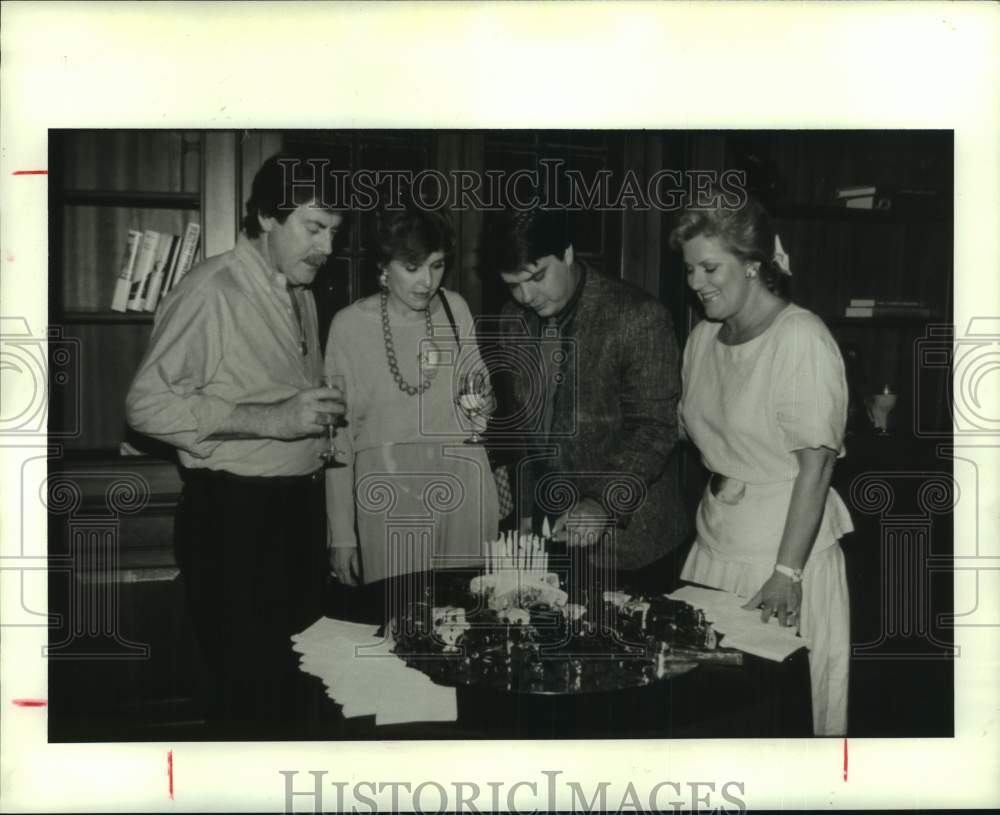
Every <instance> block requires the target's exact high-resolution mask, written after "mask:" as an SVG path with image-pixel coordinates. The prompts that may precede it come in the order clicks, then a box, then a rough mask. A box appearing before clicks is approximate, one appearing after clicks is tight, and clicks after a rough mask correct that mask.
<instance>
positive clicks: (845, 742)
mask: <svg viewBox="0 0 1000 815" xmlns="http://www.w3.org/2000/svg"><path fill="white" fill-rule="evenodd" d="M844 780H845V781H846V780H847V739H844Z"/></svg>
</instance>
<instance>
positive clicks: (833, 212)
mask: <svg viewBox="0 0 1000 815" xmlns="http://www.w3.org/2000/svg"><path fill="white" fill-rule="evenodd" d="M770 211H771V214H772V215H773V216H774V217H775V218H776V219H777V220H790V219H797V218H801V219H803V220H816V221H842V222H845V223H871V224H902V225H905V224H912V223H943V222H947V221H948V220H949V219H950V218H951V212H950V211H949V210H948V208H947V207H946V206H944V205H943V204H937V205H935V206H928V207H919V208H918V207H902V208H896V209H850V208H848V207H844V206H837V205H836V204H816V203H804V202H784V203H776V204H774V205H773V206H771V207H770Z"/></svg>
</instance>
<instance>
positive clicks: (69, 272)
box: [49, 130, 240, 461]
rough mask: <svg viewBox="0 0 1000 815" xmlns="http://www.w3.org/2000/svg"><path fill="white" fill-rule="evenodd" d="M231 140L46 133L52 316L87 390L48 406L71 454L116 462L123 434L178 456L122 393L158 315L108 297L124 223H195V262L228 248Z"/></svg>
mask: <svg viewBox="0 0 1000 815" xmlns="http://www.w3.org/2000/svg"><path fill="white" fill-rule="evenodd" d="M236 145H237V142H236V135H235V134H233V133H229V132H226V131H211V132H204V131H182V130H53V131H50V138H49V190H50V196H49V247H50V252H49V322H50V324H51V325H52V326H54V327H57V328H58V329H60V330H61V332H62V335H63V336H64V337H66V338H67V339H69V340H70V341H71V342H72V343H73V347H74V348H75V349H76V354H77V359H76V360H75V365H76V375H77V376H78V378H79V382H80V383H81V385H82V387H80V388H79V389H78V391H77V392H78V393H79V401H78V402H73V403H69V402H67V401H66V400H65V399H63V398H61V397H58V396H57V395H56V394H55V393H53V398H52V401H51V404H50V408H49V428H50V432H54V433H56V434H59V436H60V443H61V444H62V447H63V452H64V455H66V456H68V457H70V458H79V457H81V456H83V457H86V458H87V459H88V460H91V459H97V460H100V459H104V460H109V461H110V460H116V459H119V447H120V445H121V442H123V441H128V442H129V443H130V444H132V445H133V446H134V447H136V448H137V449H139V450H140V451H142V452H144V453H146V454H148V455H153V456H157V457H164V458H167V459H171V458H172V456H171V454H170V451H167V450H165V449H164V448H162V447H160V446H159V445H156V444H153V443H151V442H150V440H147V439H144V438H142V437H139V436H137V435H136V434H134V433H132V432H131V431H129V430H128V428H127V427H126V424H125V394H126V391H127V389H128V386H129V383H130V382H131V379H132V376H133V374H134V373H135V370H136V368H137V367H138V365H139V362H140V361H141V359H142V356H143V354H144V353H145V351H146V346H147V345H148V342H149V336H150V333H151V331H152V325H153V313H152V312H147V311H125V312H118V311H113V310H112V309H111V301H112V296H113V294H114V288H115V282H116V278H117V275H118V269H119V266H120V264H121V258H122V253H123V252H124V249H125V244H126V240H127V235H128V232H129V230H138V231H142V230H147V229H152V230H156V231H157V232H160V233H161V234H165V235H183V233H184V229H185V227H186V225H187V224H188V223H190V222H195V223H197V224H198V225H199V226H200V228H201V240H200V241H199V246H198V251H197V254H196V256H195V259H194V261H195V262H198V261H199V260H200V259H202V258H203V257H205V256H207V255H208V254H214V253H216V252H219V251H224V250H225V249H227V248H229V247H231V246H232V245H233V243H234V241H235V236H236V224H237V216H238V212H239V202H238V198H237V192H238V190H239V184H238V180H237V178H236V172H235V167H236V162H237V160H238V157H239V154H240V151H239V150H238V148H237V146H236ZM67 428H78V432H76V433H73V434H69V433H68V432H67Z"/></svg>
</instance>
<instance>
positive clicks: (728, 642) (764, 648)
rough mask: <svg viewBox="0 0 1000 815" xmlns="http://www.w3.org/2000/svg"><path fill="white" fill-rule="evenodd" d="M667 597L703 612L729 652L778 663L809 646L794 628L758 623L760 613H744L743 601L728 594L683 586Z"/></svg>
mask: <svg viewBox="0 0 1000 815" xmlns="http://www.w3.org/2000/svg"><path fill="white" fill-rule="evenodd" d="M667 596H668V597H669V598H670V599H671V600H683V601H684V602H685V603H690V604H691V605H692V606H694V607H695V608H698V609H701V610H702V611H704V612H705V618H706V619H707V620H708V621H709V622H711V623H712V626H713V627H714V628H715V630H716V631H718V632H719V633H721V634H725V635H726V638H725V640H724V641H723V645H725V646H726V647H728V648H738V649H739V650H740V651H745V652H746V653H748V654H753V655H754V656H758V657H763V658H764V659H770V660H774V661H775V662H781V661H782V660H783V659H786V658H787V657H788V656H789V654H792V653H794V652H795V651H797V650H799V648H806V647H808V645H809V643H808V642H807V641H806V640H804V639H802V638H801V637H799V636H797V635H796V632H795V629H794V628H791V627H787V628H786V627H784V626H781V625H779V624H778V621H777V619H772V620H771V621H770V622H767V623H763V622H761V620H760V612H759V611H753V610H747V609H744V608H743V605H744V604H745V603H746V600H744V599H743V598H742V597H738V596H737V595H735V594H733V593H731V592H728V591H720V590H718V589H705V588H700V587H698V586H684V587H683V588H680V589H678V590H677V591H675V592H674V593H673V594H669V595H667Z"/></svg>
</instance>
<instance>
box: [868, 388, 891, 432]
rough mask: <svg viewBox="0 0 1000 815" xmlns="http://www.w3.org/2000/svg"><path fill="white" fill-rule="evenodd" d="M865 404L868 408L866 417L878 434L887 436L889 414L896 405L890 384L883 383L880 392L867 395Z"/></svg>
mask: <svg viewBox="0 0 1000 815" xmlns="http://www.w3.org/2000/svg"><path fill="white" fill-rule="evenodd" d="M865 406H866V407H867V408H868V418H869V419H871V420H872V424H873V425H875V427H876V428H877V429H878V435H880V436H888V435H889V414H890V413H892V409H893V408H894V407H896V393H895V391H893V389H892V385H883V386H882V392H881V393H876V394H874V395H873V396H869V397H868V398H867V399H866V400H865Z"/></svg>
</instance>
